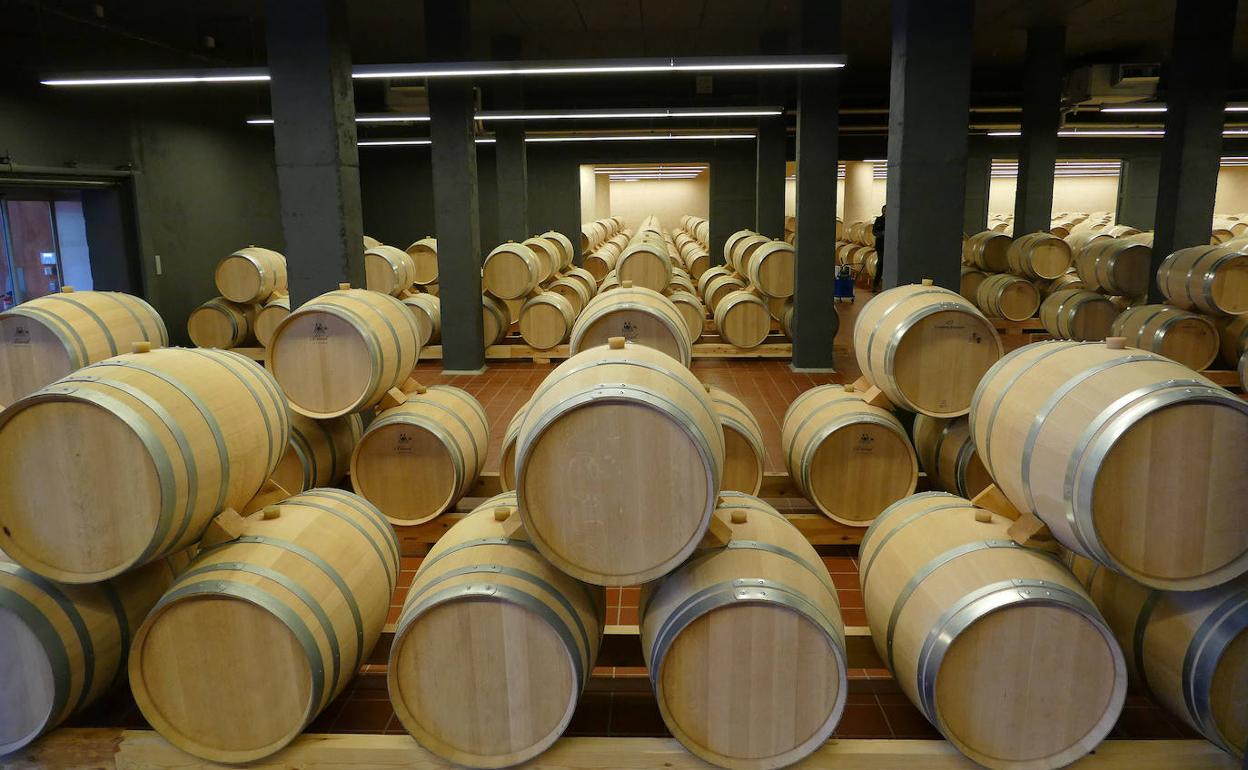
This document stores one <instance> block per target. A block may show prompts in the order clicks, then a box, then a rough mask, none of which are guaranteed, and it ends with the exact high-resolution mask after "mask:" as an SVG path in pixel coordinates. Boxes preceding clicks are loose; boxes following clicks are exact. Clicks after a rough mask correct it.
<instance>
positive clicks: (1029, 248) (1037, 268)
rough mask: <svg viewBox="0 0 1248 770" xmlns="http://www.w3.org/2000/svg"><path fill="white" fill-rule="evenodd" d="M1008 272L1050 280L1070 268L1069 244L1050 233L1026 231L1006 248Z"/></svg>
mask: <svg viewBox="0 0 1248 770" xmlns="http://www.w3.org/2000/svg"><path fill="white" fill-rule="evenodd" d="M1006 259H1007V260H1008V261H1009V264H1010V272H1011V273H1014V274H1015V275H1021V276H1023V277H1024V278H1033V279H1034V278H1039V279H1043V280H1052V279H1054V278H1057V277H1058V276H1059V275H1062V274H1063V273H1065V272H1066V271H1067V270H1068V269H1069V268H1070V260H1071V259H1072V256H1071V253H1070V246H1069V245H1068V244H1067V243H1066V241H1063V240H1062V239H1061V238H1058V237H1057V236H1055V235H1051V234H1050V233H1027V234H1026V235H1023V236H1020V237H1019V238H1015V239H1014V242H1013V243H1011V244H1010V247H1009V249H1007V250H1006Z"/></svg>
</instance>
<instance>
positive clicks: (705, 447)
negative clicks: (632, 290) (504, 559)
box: [516, 289, 724, 585]
mask: <svg viewBox="0 0 1248 770" xmlns="http://www.w3.org/2000/svg"><path fill="white" fill-rule="evenodd" d="M618 291H626V290H624V289H620V290H618ZM681 333H682V335H683V331H682V332H681ZM682 339H683V336H682ZM617 345H618V347H616V346H617ZM723 468H724V436H723V431H722V430H721V429H720V422H719V415H718V413H717V412H716V411H715V404H714V402H713V401H712V400H711V398H710V396H709V395H707V393H706V391H705V390H704V389H703V388H702V384H701V383H700V382H698V380H697V378H695V377H694V376H693V374H692V373H691V372H690V371H689V370H688V369H686V368H685V367H684V366H683V365H682V364H680V363H678V362H674V361H673V359H672V358H671V357H670V356H667V355H665V354H663V353H661V352H659V351H657V350H654V349H652V348H649V347H646V346H643V345H634V344H625V343H623V342H622V340H620V339H618V338H617V339H615V340H613V341H612V343H611V344H610V345H604V346H601V347H596V348H592V349H590V350H586V351H585V352H583V353H580V354H577V355H574V356H573V357H572V358H570V359H568V360H567V361H565V362H564V363H562V364H560V365H559V366H558V367H557V368H555V370H554V371H553V372H551V373H550V375H549V376H548V377H547V378H546V380H545V381H544V382H543V383H542V384H541V386H540V387H539V388H538V389H537V392H535V393H534V394H533V398H532V401H531V402H530V405H529V408H528V411H527V412H526V416H525V419H524V422H523V424H522V425H521V426H520V436H519V439H518V443H517V445H516V489H517V490H519V491H520V499H519V505H520V514H521V516H522V517H523V518H524V523H525V528H526V529H527V531H528V533H529V538H530V539H531V540H532V541H533V543H534V545H536V546H537V548H538V550H540V551H541V552H542V554H543V555H544V556H546V558H548V559H550V560H551V561H552V562H553V563H554V564H555V566H557V567H559V568H560V569H561V570H563V571H564V572H566V573H568V574H569V575H572V576H573V577H575V578H578V579H580V580H585V581H587V582H590V583H595V584H598V585H637V584H639V583H642V582H645V581H647V580H652V579H654V578H657V577H659V576H661V575H665V574H667V573H668V572H670V571H671V570H672V569H673V568H674V567H675V566H676V565H677V564H680V563H681V562H682V561H684V560H685V558H687V557H688V556H689V554H691V553H692V552H693V550H694V548H696V547H697V545H698V542H699V541H700V540H701V538H702V535H703V533H705V532H706V528H707V526H708V525H709V523H710V517H711V511H712V510H714V508H715V495H716V493H717V492H718V491H719V489H720V480H721V479H722V477H723Z"/></svg>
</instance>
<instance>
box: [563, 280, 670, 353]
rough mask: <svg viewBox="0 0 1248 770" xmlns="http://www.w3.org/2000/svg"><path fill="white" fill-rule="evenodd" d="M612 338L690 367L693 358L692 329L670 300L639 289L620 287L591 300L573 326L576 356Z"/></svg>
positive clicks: (572, 346) (644, 289)
mask: <svg viewBox="0 0 1248 770" xmlns="http://www.w3.org/2000/svg"><path fill="white" fill-rule="evenodd" d="M612 337H624V338H625V339H627V340H628V341H629V342H635V343H637V344H639V345H645V346H646V347H649V348H653V349H655V350H658V351H661V352H663V353H666V354H667V355H669V356H671V357H672V358H674V359H676V360H677V361H679V362H680V363H681V364H683V365H684V366H688V365H689V362H690V360H691V358H692V355H693V343H691V342H690V341H689V327H688V325H687V324H686V322H685V318H684V316H683V315H682V314H681V312H680V310H678V309H677V308H676V305H674V304H673V303H672V301H671V300H670V299H668V298H667V297H664V296H663V295H662V294H659V293H658V292H657V291H651V290H650V289H646V288H642V287H640V286H630V287H627V288H624V287H621V288H618V289H614V290H612V291H609V292H605V293H602V294H599V295H598V296H597V297H594V298H593V299H592V300H590V302H589V304H588V305H586V306H585V309H584V310H583V311H581V314H580V315H579V316H577V318H576V322H575V323H574V324H573V325H572V338H571V342H570V351H571V353H572V355H575V354H577V353H579V352H581V351H583V350H587V349H589V348H592V347H596V346H598V345H605V344H607V340H609V339H610V338H612Z"/></svg>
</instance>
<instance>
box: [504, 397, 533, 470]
mask: <svg viewBox="0 0 1248 770" xmlns="http://www.w3.org/2000/svg"><path fill="white" fill-rule="evenodd" d="M528 409H529V402H528V401H525V402H524V403H523V404H521V405H520V408H519V409H517V410H516V413H515V414H513V415H512V416H511V420H509V421H508V423H507V430H505V431H504V432H503V443H502V446H500V447H499V449H498V453H499V458H498V485H499V486H500V487H502V488H503V490H504V491H510V490H513V489H515V488H516V439H518V438H520V424H521V423H523V422H524V414H525V412H526V411H528Z"/></svg>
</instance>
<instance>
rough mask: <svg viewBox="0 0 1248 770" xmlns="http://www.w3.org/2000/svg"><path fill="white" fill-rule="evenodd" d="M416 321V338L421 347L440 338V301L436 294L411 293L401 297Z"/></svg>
mask: <svg viewBox="0 0 1248 770" xmlns="http://www.w3.org/2000/svg"><path fill="white" fill-rule="evenodd" d="M403 304H404V305H406V306H407V309H408V310H409V311H411V313H412V320H413V321H414V322H415V323H416V340H417V341H418V342H419V343H420V346H421V347H422V348H423V347H424V346H425V345H428V344H429V343H435V344H436V343H438V342H440V341H441V340H442V301H441V300H440V299H438V296H437V295H436V294H412V295H410V296H407V297H404V298H403Z"/></svg>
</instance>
